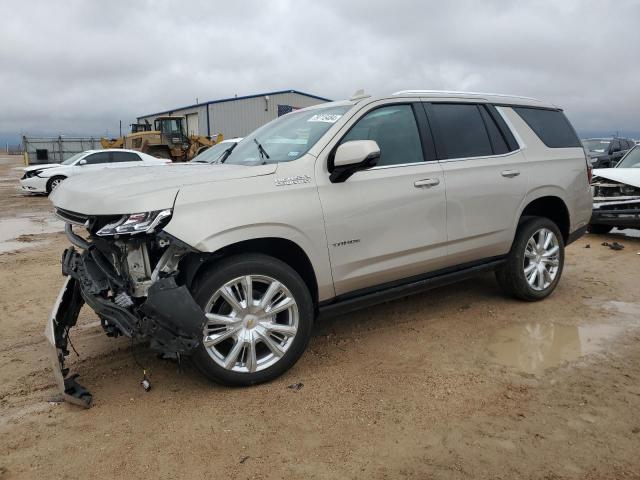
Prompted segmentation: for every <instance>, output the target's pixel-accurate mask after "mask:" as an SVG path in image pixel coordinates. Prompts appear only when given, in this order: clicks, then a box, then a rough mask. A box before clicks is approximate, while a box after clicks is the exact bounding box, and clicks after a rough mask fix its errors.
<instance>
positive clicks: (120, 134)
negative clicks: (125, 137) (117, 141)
mask: <svg viewBox="0 0 640 480" xmlns="http://www.w3.org/2000/svg"><path fill="white" fill-rule="evenodd" d="M120 137H122V120H120Z"/></svg>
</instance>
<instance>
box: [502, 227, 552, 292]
mask: <svg viewBox="0 0 640 480" xmlns="http://www.w3.org/2000/svg"><path fill="white" fill-rule="evenodd" d="M541 235H542V236H541ZM547 242H548V244H547ZM563 266H564V241H563V238H562V234H561V233H560V229H559V228H558V226H557V225H556V224H555V223H554V222H552V221H551V220H549V219H548V218H543V217H533V218H531V219H529V220H527V221H525V222H523V223H521V224H520V226H519V227H518V230H517V232H516V238H515V240H514V242H513V245H512V247H511V251H510V252H509V256H508V258H507V262H506V264H505V265H504V266H502V267H500V268H499V269H498V270H496V278H497V280H498V283H499V284H500V287H501V288H502V289H503V290H504V291H505V292H506V293H507V294H509V295H511V296H513V297H516V298H518V299H520V300H525V301H529V302H532V301H536V300H542V299H543V298H546V297H548V296H549V295H551V293H552V292H553V291H554V290H555V288H556V286H557V285H558V282H559V281H560V277H561V276H562V268H563Z"/></svg>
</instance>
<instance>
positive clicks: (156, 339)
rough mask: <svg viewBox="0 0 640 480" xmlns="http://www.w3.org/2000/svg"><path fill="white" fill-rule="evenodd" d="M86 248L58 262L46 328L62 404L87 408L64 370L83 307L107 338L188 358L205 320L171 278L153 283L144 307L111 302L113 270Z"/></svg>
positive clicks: (78, 387)
mask: <svg viewBox="0 0 640 480" xmlns="http://www.w3.org/2000/svg"><path fill="white" fill-rule="evenodd" d="M99 258H100V257H99V256H96V255H95V252H92V249H91V248H89V249H88V250H85V251H84V252H82V253H79V252H78V251H76V250H75V249H74V248H73V247H70V248H68V249H67V250H65V252H64V254H63V257H62V273H63V275H65V276H66V279H65V283H64V285H63V286H62V288H61V290H60V293H59V294H58V298H57V300H56V303H55V305H54V307H53V310H52V312H51V315H50V316H49V321H48V322H47V326H46V329H45V336H46V338H47V340H48V342H49V344H50V346H51V349H50V350H51V354H52V358H53V361H54V375H55V378H56V383H57V385H58V387H59V389H60V391H61V392H62V394H63V397H64V399H65V400H66V401H69V402H71V403H74V404H77V405H81V406H83V407H85V408H88V407H90V406H91V401H92V396H91V393H89V392H88V391H87V390H86V389H85V388H84V387H82V386H81V385H79V384H78V383H77V382H76V378H77V375H69V369H68V368H66V367H65V365H64V363H65V357H66V356H67V355H68V354H69V351H68V349H67V346H68V337H69V330H70V329H71V328H72V327H73V326H75V324H76V322H77V319H78V314H79V312H80V308H81V307H82V305H83V304H84V303H86V304H87V305H89V306H90V307H91V308H92V309H93V310H94V311H95V312H96V314H98V316H99V317H100V319H101V321H102V325H103V327H104V328H105V330H107V334H111V335H113V334H114V333H115V335H119V334H122V335H125V336H127V337H131V338H138V339H147V340H150V341H151V346H152V348H153V349H154V350H156V351H158V352H159V353H163V354H168V355H189V354H190V353H192V352H193V351H195V350H196V349H197V348H198V347H199V345H200V343H201V342H202V338H203V328H204V324H205V323H206V320H207V319H206V317H205V315H204V312H203V311H202V309H201V308H200V307H199V306H198V304H197V303H196V302H195V300H194V299H193V297H192V296H191V293H190V292H189V290H188V289H187V287H186V286H184V285H178V284H177V283H176V281H175V277H174V276H167V277H164V278H160V279H158V280H157V281H155V282H154V283H153V284H152V285H151V286H150V288H149V290H148V295H147V297H146V299H145V300H144V302H142V303H138V304H134V305H131V306H128V307H123V306H121V305H118V304H116V303H115V302H114V299H113V295H111V294H109V292H111V291H113V289H114V288H116V287H114V284H120V285H124V284H125V283H126V282H125V281H124V279H121V278H118V277H117V275H116V274H115V272H114V271H113V270H111V269H110V268H109V266H108V265H105V264H104V263H103V262H102V261H101V260H99Z"/></svg>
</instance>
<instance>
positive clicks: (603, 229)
mask: <svg viewBox="0 0 640 480" xmlns="http://www.w3.org/2000/svg"><path fill="white" fill-rule="evenodd" d="M587 230H589V233H595V234H596V235H604V234H606V233H609V232H610V231H611V230H613V225H601V224H597V223H591V224H589V227H588V228H587Z"/></svg>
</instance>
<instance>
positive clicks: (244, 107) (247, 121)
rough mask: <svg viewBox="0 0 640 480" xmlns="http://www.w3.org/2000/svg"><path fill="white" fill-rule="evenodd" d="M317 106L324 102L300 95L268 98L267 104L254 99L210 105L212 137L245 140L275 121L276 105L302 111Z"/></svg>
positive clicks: (284, 94)
mask: <svg viewBox="0 0 640 480" xmlns="http://www.w3.org/2000/svg"><path fill="white" fill-rule="evenodd" d="M318 103H323V102H322V100H318V99H317V98H311V97H307V96H305V95H300V94H299V93H281V94H276V95H269V100H268V101H267V100H266V99H265V97H256V98H247V99H245V100H236V101H233V102H223V103H213V104H211V105H209V121H210V122H211V134H212V135H214V134H216V133H218V132H220V133H222V134H223V135H224V136H225V138H232V137H244V136H245V135H247V134H248V133H251V132H252V131H254V130H255V129H256V128H258V127H260V126H262V125H264V124H265V123H267V122H269V121H271V120H273V119H274V118H277V116H278V105H290V106H292V107H295V108H304V107H310V106H311V105H317V104H318Z"/></svg>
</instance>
